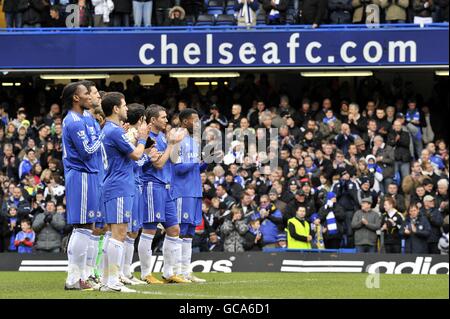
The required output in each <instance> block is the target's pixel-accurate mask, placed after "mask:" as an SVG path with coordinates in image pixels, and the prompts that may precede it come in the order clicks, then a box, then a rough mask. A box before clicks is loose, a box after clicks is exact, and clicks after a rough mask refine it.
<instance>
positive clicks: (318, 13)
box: [300, 0, 327, 29]
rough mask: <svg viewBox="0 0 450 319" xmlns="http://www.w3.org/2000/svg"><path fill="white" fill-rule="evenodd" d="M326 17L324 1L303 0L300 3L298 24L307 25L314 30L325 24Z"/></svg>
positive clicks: (325, 3)
mask: <svg viewBox="0 0 450 319" xmlns="http://www.w3.org/2000/svg"><path fill="white" fill-rule="evenodd" d="M326 17H327V1H326V0H304V1H302V2H301V3H300V24H309V25H311V26H312V28H313V29H315V28H318V27H319V26H320V25H321V24H323V23H324V22H325V19H326Z"/></svg>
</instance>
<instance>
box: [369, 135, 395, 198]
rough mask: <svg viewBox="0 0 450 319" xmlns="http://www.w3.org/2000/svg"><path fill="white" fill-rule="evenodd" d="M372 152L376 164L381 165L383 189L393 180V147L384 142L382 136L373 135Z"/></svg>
mask: <svg viewBox="0 0 450 319" xmlns="http://www.w3.org/2000/svg"><path fill="white" fill-rule="evenodd" d="M372 154H373V155H374V156H375V157H376V160H377V164H378V165H379V166H380V167H381V169H382V172H383V185H382V186H383V188H382V190H383V191H385V190H386V189H387V187H388V185H389V184H390V183H391V182H392V181H393V179H394V174H395V169H394V164H395V160H394V149H393V148H392V147H391V146H389V145H386V143H384V140H383V137H381V136H380V135H377V136H375V138H374V145H373V149H372Z"/></svg>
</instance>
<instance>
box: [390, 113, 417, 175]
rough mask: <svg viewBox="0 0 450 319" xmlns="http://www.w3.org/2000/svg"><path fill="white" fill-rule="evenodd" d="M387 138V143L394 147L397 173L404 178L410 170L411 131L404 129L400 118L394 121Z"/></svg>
mask: <svg viewBox="0 0 450 319" xmlns="http://www.w3.org/2000/svg"><path fill="white" fill-rule="evenodd" d="M392 128H393V129H392V130H391V131H390V133H389V135H388V139H387V144H388V145H390V146H392V147H393V148H394V158H395V173H396V174H400V177H401V178H400V179H399V180H403V179H404V178H405V177H406V176H408V175H409V172H410V166H409V165H410V162H411V152H410V149H409V146H410V142H411V141H410V138H409V133H408V132H407V131H405V130H403V127H402V124H401V122H400V121H399V120H396V121H395V122H394V125H393V127H392Z"/></svg>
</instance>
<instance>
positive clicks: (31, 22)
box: [23, 0, 45, 28]
mask: <svg viewBox="0 0 450 319" xmlns="http://www.w3.org/2000/svg"><path fill="white" fill-rule="evenodd" d="M44 8H45V5H44V1H43V0H29V6H28V7H27V8H26V9H25V11H24V12H23V27H24V28H40V27H41V26H42V17H41V16H42V13H43V11H44Z"/></svg>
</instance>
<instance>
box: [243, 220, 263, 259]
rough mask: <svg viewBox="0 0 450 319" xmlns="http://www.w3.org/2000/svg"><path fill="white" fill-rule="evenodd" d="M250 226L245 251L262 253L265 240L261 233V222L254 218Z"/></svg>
mask: <svg viewBox="0 0 450 319" xmlns="http://www.w3.org/2000/svg"><path fill="white" fill-rule="evenodd" d="M248 226H249V227H248V232H247V233H246V234H245V242H244V249H245V250H246V251H251V250H253V251H261V250H262V248H263V240H264V238H263V234H262V232H261V222H260V221H259V219H258V217H257V216H253V219H251V220H250V222H249V223H248Z"/></svg>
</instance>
